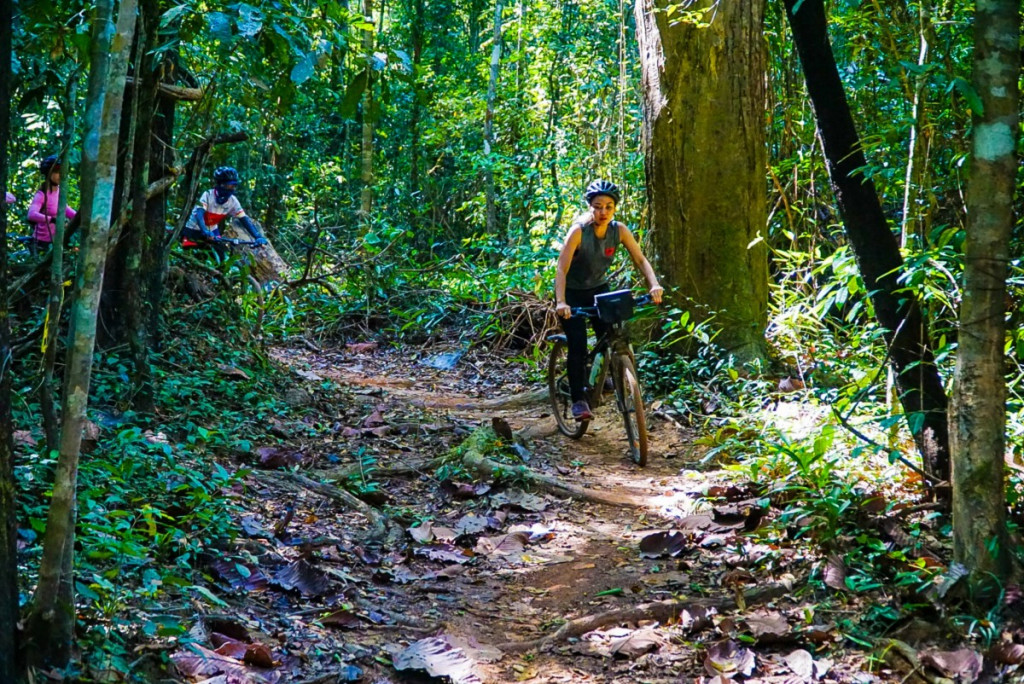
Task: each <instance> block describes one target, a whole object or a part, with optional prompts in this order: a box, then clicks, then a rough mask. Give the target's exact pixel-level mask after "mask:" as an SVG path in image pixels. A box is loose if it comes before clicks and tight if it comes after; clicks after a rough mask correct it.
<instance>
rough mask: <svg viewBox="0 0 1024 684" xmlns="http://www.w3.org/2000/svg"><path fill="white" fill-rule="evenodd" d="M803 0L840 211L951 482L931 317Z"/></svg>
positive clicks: (921, 435) (923, 426) (815, 6)
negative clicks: (912, 286)
mask: <svg viewBox="0 0 1024 684" xmlns="http://www.w3.org/2000/svg"><path fill="white" fill-rule="evenodd" d="M798 1H799V0H784V2H785V5H786V15H787V16H788V18H789V23H790V26H791V27H792V30H793V42H794V43H795V44H796V48H797V53H798V54H799V55H800V63H801V64H802V65H803V71H804V77H805V78H806V80H807V91H808V94H809V95H810V98H811V103H812V105H813V107H814V113H815V116H816V118H817V122H818V132H819V134H820V136H821V142H822V146H823V147H824V150H825V163H826V166H827V167H828V172H829V179H830V181H831V183H832V190H833V192H834V193H835V196H836V204H837V205H838V208H839V215H840V217H841V218H842V220H843V226H844V227H845V229H846V235H847V237H848V238H849V240H850V245H851V246H852V248H853V253H854V255H855V256H856V259H857V265H858V267H859V269H860V274H861V277H862V278H863V279H864V286H865V288H866V289H867V291H868V292H869V293H870V297H871V303H872V305H873V306H874V309H875V317H876V318H877V319H878V323H879V324H880V325H881V327H882V329H883V330H884V334H885V340H886V342H887V343H888V345H889V359H890V361H891V363H892V364H893V367H894V368H895V370H896V378H897V383H898V385H899V389H900V401H901V402H902V403H903V411H904V413H905V414H906V416H907V423H908V426H909V428H910V431H911V434H912V435H913V436H914V440H915V442H916V443H917V448H918V450H919V451H920V453H921V458H922V460H923V462H924V467H925V469H926V470H927V471H928V472H929V473H930V474H931V475H932V476H933V477H935V478H936V479H937V480H938V481H948V479H949V430H948V427H947V425H946V394H945V390H944V389H943V387H942V380H941V378H939V372H938V369H936V367H935V360H934V358H933V356H932V352H931V349H930V346H929V341H928V327H927V323H926V322H925V320H924V318H923V317H922V316H921V309H920V307H919V305H918V303H917V300H916V299H915V298H914V297H913V296H909V295H908V293H907V292H906V290H905V289H904V288H903V287H902V286H901V285H900V283H899V281H898V279H899V275H900V273H901V271H902V270H903V257H902V256H901V255H900V250H899V242H898V240H897V239H896V236H895V235H894V234H893V232H892V231H891V230H890V229H889V224H888V222H887V221H886V219H885V214H884V213H883V212H882V206H881V204H880V203H879V201H878V194H877V193H876V192H875V186H874V183H872V182H871V180H870V179H869V178H865V177H864V176H863V175H862V174H859V173H857V170H858V169H860V168H861V167H863V166H865V165H866V164H867V160H866V159H865V157H864V152H863V150H862V149H861V146H860V140H859V139H858V137H857V129H856V127H855V126H854V123H853V116H852V115H851V114H850V106H849V104H848V103H847V101H846V93H845V92H844V91H843V83H842V81H841V80H840V79H839V70H838V69H837V68H836V61H835V57H834V55H833V54H832V46H831V44H830V43H829V38H828V25H827V23H826V20H825V7H824V4H823V0H804V1H803V2H802V3H800V5H799V10H798V11H797V12H795V13H794V11H793V7H794V5H795V4H797V2H798ZM933 484H937V483H933ZM939 493H940V494H941V495H942V496H943V497H944V498H945V497H946V496H948V489H946V488H945V487H943V488H942V489H941V491H940V492H939Z"/></svg>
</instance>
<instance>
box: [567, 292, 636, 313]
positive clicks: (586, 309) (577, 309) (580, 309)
mask: <svg viewBox="0 0 1024 684" xmlns="http://www.w3.org/2000/svg"><path fill="white" fill-rule="evenodd" d="M652 301H653V297H651V295H650V294H642V295H640V296H639V297H636V298H635V299H634V300H633V306H644V305H645V304H650V303H651V302H652ZM569 312H570V313H571V314H572V315H573V316H597V307H596V306H574V307H572V308H570V309H569Z"/></svg>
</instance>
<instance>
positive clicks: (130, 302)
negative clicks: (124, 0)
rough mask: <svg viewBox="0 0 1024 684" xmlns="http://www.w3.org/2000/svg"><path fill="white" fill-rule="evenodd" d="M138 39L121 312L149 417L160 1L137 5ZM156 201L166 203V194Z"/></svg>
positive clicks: (138, 403) (140, 402)
mask: <svg viewBox="0 0 1024 684" xmlns="http://www.w3.org/2000/svg"><path fill="white" fill-rule="evenodd" d="M139 12H140V13H139V35H138V36H136V40H137V41H138V44H139V46H140V47H141V48H142V58H141V59H140V60H138V63H137V65H136V70H135V72H136V80H135V89H134V91H133V93H132V96H133V98H134V100H133V102H134V103H136V104H137V106H136V108H135V111H136V114H137V120H136V124H135V125H136V134H135V141H134V145H133V149H132V152H131V155H132V157H133V158H134V159H135V164H134V166H133V170H132V176H131V178H130V179H128V183H129V187H130V188H131V198H132V199H131V203H132V211H131V218H130V220H129V223H128V229H127V231H126V233H125V235H124V238H123V243H122V246H123V249H124V271H123V273H124V282H123V290H122V292H123V295H122V304H121V307H120V308H121V311H123V313H124V317H125V322H124V331H125V336H126V337H127V338H128V348H129V350H130V351H131V357H132V366H133V369H134V372H133V378H132V381H133V382H132V384H133V385H134V389H135V397H134V405H135V408H136V409H137V410H139V411H142V412H145V413H148V412H151V411H152V410H153V408H154V401H155V397H154V391H155V390H154V388H153V384H152V383H153V378H152V373H151V372H150V368H149V340H148V339H147V336H146V316H145V311H144V307H145V301H146V297H145V291H144V287H145V285H146V281H145V279H144V278H143V277H142V260H143V252H144V249H145V242H146V239H147V237H148V236H147V217H148V211H147V206H146V205H147V199H146V190H147V188H148V187H149V179H150V178H151V177H152V175H153V174H152V172H151V169H150V167H149V164H148V162H149V161H150V157H149V151H150V148H151V146H152V144H153V117H154V108H155V106H156V97H157V89H158V88H159V74H158V73H157V71H156V69H155V68H154V63H153V62H154V58H153V55H152V48H153V47H155V45H156V31H157V27H158V23H159V20H160V2H159V0H142V4H141V5H140V7H139ZM156 201H160V202H162V201H163V198H162V196H161V197H160V198H159V199H157V200H156Z"/></svg>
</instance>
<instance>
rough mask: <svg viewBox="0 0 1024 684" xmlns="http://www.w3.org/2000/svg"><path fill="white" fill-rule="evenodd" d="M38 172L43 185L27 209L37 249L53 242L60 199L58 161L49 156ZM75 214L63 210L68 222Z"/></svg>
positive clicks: (54, 156) (67, 209) (70, 209)
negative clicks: (41, 176)
mask: <svg viewBox="0 0 1024 684" xmlns="http://www.w3.org/2000/svg"><path fill="white" fill-rule="evenodd" d="M39 172H40V173H41V174H43V184H42V185H41V186H39V191H38V192H37V193H36V196H35V197H33V198H32V204H30V205H29V207H28V222H29V223H31V224H32V225H33V226H34V227H35V230H34V231H33V233H32V236H33V237H34V238H35V241H36V245H37V246H39V247H49V246H50V244H51V243H52V242H53V234H54V232H55V231H56V223H57V202H58V200H59V199H60V159H58V158H57V156H56V155H50V156H49V157H47V158H46V159H44V160H43V161H42V162H40V164H39ZM77 213H78V212H76V211H75V210H74V209H72V208H71V207H66V208H65V209H64V216H66V217H67V219H68V220H69V221H70V220H71V219H73V218H74V217H75V215H76V214H77Z"/></svg>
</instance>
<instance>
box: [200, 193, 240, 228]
mask: <svg viewBox="0 0 1024 684" xmlns="http://www.w3.org/2000/svg"><path fill="white" fill-rule="evenodd" d="M199 204H200V206H202V208H203V220H204V221H206V226H207V227H208V228H209V227H213V226H216V225H219V224H220V222H221V221H223V220H224V219H226V218H228V217H231V218H236V217H237V218H242V217H243V216H245V209H242V203H241V202H239V201H238V197H236V196H235V195H231V197H228V201H227V202H224V203H223V204H221V203H220V202H218V201H217V194H216V193H215V192H214V190H213V189H212V188H211V189H209V190H207V191H206V192H204V193H203V194H202V196H201V197H200V198H199Z"/></svg>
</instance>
